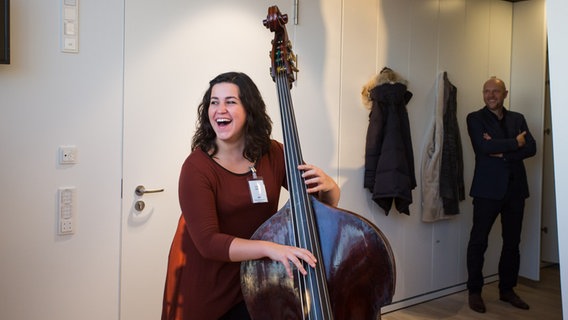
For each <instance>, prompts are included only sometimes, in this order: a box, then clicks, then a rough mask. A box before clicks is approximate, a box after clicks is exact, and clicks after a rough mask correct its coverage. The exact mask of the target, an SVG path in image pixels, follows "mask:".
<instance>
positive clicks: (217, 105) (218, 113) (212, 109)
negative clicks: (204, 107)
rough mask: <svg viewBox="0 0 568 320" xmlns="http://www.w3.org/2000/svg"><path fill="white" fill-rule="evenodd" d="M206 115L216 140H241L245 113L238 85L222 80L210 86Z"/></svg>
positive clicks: (228, 141) (229, 141) (230, 141)
mask: <svg viewBox="0 0 568 320" xmlns="http://www.w3.org/2000/svg"><path fill="white" fill-rule="evenodd" d="M208 115H209V121H210V123H211V126H212V127H213V130H214V131H215V134H216V135H217V140H218V141H222V142H225V143H235V142H240V141H242V139H243V138H244V127H245V122H246V118H247V113H246V111H245V107H244V106H243V105H242V103H241V99H239V87H238V86H237V85H236V84H233V83H228V82H222V83H217V84H215V85H214V86H213V88H211V102H210V104H209V111H208Z"/></svg>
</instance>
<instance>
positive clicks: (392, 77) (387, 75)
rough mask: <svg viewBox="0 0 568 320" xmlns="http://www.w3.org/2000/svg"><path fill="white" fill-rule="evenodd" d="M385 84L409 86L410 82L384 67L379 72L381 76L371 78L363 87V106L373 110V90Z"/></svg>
mask: <svg viewBox="0 0 568 320" xmlns="http://www.w3.org/2000/svg"><path fill="white" fill-rule="evenodd" d="M385 83H390V84H395V83H402V84H404V85H407V83H408V82H407V81H406V80H405V79H403V78H402V77H401V76H400V75H399V74H398V73H396V72H394V71H393V70H392V69H390V68H388V67H384V68H383V69H382V70H381V72H379V74H377V75H376V76H374V77H373V78H371V79H370V80H369V81H368V82H367V83H366V84H365V85H364V86H363V90H361V100H362V102H363V105H364V106H365V107H366V108H367V109H369V110H371V107H372V105H373V103H372V99H371V90H373V89H374V88H376V87H378V86H380V85H382V84H385Z"/></svg>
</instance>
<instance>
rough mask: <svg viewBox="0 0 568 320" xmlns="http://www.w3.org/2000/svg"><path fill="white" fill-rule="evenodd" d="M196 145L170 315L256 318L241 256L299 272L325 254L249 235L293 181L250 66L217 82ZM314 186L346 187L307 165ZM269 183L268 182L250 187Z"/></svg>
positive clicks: (176, 243)
mask: <svg viewBox="0 0 568 320" xmlns="http://www.w3.org/2000/svg"><path fill="white" fill-rule="evenodd" d="M198 117H199V119H198V125H197V130H196V133H195V135H194V137H193V141H192V152H191V154H190V155H189V156H188V158H187V159H186V161H185V163H184V164H183V166H182V169H181V174H180V181H179V199H180V206H181V209H182V215H181V217H180V220H179V224H178V229H177V231H176V234H175V236H174V240H173V243H172V247H171V250H170V256H169V264H168V274H167V278H166V286H165V292H164V304H163V310H162V319H178V320H179V319H184V320H187V319H191V320H201V319H213V320H215V319H249V315H248V312H247V310H246V306H245V304H244V302H243V297H242V293H241V288H240V261H245V260H253V259H260V258H265V257H267V258H270V259H272V260H274V261H279V262H281V263H282V264H283V265H284V266H285V268H286V272H287V273H288V276H289V277H292V268H291V266H290V263H292V264H294V265H295V266H296V268H298V270H300V272H301V273H302V274H306V273H307V272H306V270H305V268H304V267H303V262H306V263H307V264H308V265H309V266H311V267H314V266H315V264H316V263H317V261H316V260H315V257H314V255H313V254H312V253H311V252H309V251H308V250H305V249H302V248H297V247H291V246H285V245H280V244H277V243H273V242H268V241H260V240H249V239H250V237H251V236H252V234H253V233H254V231H255V230H256V229H257V228H258V227H259V226H260V225H261V224H262V223H263V222H264V221H266V220H267V219H268V218H270V216H271V215H272V214H274V213H276V212H277V210H278V207H277V206H278V200H279V196H280V190H281V187H282V186H286V170H285V165H284V151H283V146H282V144H280V143H279V142H276V141H274V140H272V139H271V138H270V135H271V131H272V122H271V120H270V117H269V116H268V115H267V114H266V106H265V104H264V101H263V100H262V97H261V95H260V92H259V91H258V88H257V87H256V85H255V84H254V83H253V81H252V80H251V79H250V78H249V77H248V76H247V75H246V74H244V73H237V72H228V73H224V74H221V75H219V76H217V77H216V78H215V79H213V80H212V81H211V82H210V83H209V89H208V90H207V91H206V92H205V95H204V96H203V100H202V102H201V103H200V105H199V108H198ZM298 169H299V170H301V171H302V176H303V177H304V180H305V182H306V184H307V185H308V188H307V191H308V192H309V193H312V194H315V195H316V196H318V197H319V199H320V200H321V201H323V202H325V203H327V204H329V205H333V206H335V205H337V203H338V201H339V193H340V191H339V187H338V186H337V184H336V183H335V181H333V179H331V178H330V177H329V176H328V175H326V174H325V173H324V172H323V171H322V170H321V169H319V168H317V167H315V166H313V165H308V164H304V165H300V166H299V167H298ZM252 179H255V180H256V182H258V183H255V184H254V185H257V186H258V185H259V184H260V185H261V186H264V188H263V187H260V189H255V188H252V187H249V186H250V184H249V181H250V180H252Z"/></svg>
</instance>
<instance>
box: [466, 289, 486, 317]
mask: <svg viewBox="0 0 568 320" xmlns="http://www.w3.org/2000/svg"><path fill="white" fill-rule="evenodd" d="M469 308H470V309H471V310H473V311H475V312H479V313H485V303H484V302H483V299H482V298H481V293H470V294H469Z"/></svg>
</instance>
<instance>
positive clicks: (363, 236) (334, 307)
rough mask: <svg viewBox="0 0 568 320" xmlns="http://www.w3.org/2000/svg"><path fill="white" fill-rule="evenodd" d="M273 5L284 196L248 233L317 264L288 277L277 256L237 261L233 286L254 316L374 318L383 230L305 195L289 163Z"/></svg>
mask: <svg viewBox="0 0 568 320" xmlns="http://www.w3.org/2000/svg"><path fill="white" fill-rule="evenodd" d="M287 20H288V19H287V16H286V15H282V14H281V13H280V11H279V10H278V7H276V6H273V7H270V8H269V9H268V17H267V18H266V20H264V25H265V26H266V27H267V28H269V29H270V30H271V31H272V32H274V33H275V36H274V40H273V41H272V51H271V53H270V57H271V63H272V64H271V76H272V78H273V80H274V82H275V83H276V88H277V93H278V99H279V104H280V115H281V119H282V130H283V135H284V156H285V163H286V175H287V182H288V191H289V193H290V199H289V200H288V202H287V203H286V204H285V205H284V207H282V208H281V209H280V210H279V211H278V212H276V213H275V214H274V215H273V216H272V217H271V218H270V219H269V220H267V221H266V222H265V223H264V224H263V225H261V226H260V227H259V228H258V229H257V230H256V232H255V233H254V234H253V236H252V239H256V240H266V241H272V242H276V243H280V244H284V245H290V246H296V247H302V248H305V249H307V250H309V251H311V252H312V253H313V254H314V256H315V257H316V259H317V261H318V263H317V264H316V267H315V268H311V267H309V266H308V265H307V264H306V265H305V269H306V270H307V271H308V274H307V275H305V276H304V275H302V274H301V273H300V272H299V271H298V270H297V269H296V267H295V266H294V265H293V264H291V267H292V268H293V270H294V278H293V279H290V278H289V277H288V276H287V274H286V270H285V268H284V266H283V265H282V264H281V263H280V262H277V261H272V260H270V259H260V260H252V261H244V262H242V263H241V289H242V292H243V296H244V299H245V302H246V304H247V308H248V310H249V313H250V315H251V317H252V318H253V319H255V320H265V319H266V320H279V319H282V320H284V319H286V320H288V319H291V320H296V319H310V320H312V319H313V320H315V319H319V320H331V319H338V320H348V319H362V320H365V319H369V320H371V319H372V320H374V319H380V308H381V307H382V306H383V305H386V304H389V303H390V302H391V301H392V296H393V294H394V284H395V265H394V258H393V254H392V251H391V248H390V245H389V243H388V241H387V239H386V237H385V236H384V235H383V233H382V232H381V231H380V230H379V229H378V228H376V227H375V226H374V225H373V224H372V223H370V222H369V221H367V220H366V219H365V218H363V217H361V216H359V215H357V214H356V213H353V212H349V211H347V210H343V209H339V208H335V207H331V206H328V205H325V204H323V203H322V202H320V201H318V200H317V199H316V198H314V197H313V196H310V195H309V194H308V193H307V191H306V189H307V188H306V185H305V182H304V180H303V178H302V177H301V172H299V171H298V169H297V167H298V165H299V164H301V163H303V159H302V154H301V148H300V141H299V138H298V132H297V127H296V121H295V116H294V109H293V105H292V99H291V94H290V88H291V85H292V82H293V81H294V73H295V72H297V71H298V70H297V69H296V66H295V59H294V54H293V53H292V50H291V49H292V45H291V43H290V41H289V39H288V35H287V32H286V28H285V24H286V23H287Z"/></svg>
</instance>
